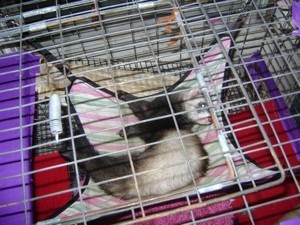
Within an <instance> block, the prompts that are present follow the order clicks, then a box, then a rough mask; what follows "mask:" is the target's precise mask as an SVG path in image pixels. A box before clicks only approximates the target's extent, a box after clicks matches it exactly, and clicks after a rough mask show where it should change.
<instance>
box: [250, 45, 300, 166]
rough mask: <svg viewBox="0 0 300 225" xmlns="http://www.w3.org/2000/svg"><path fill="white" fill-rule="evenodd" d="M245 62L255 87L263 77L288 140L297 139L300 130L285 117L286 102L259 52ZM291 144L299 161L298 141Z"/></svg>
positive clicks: (286, 111)
mask: <svg viewBox="0 0 300 225" xmlns="http://www.w3.org/2000/svg"><path fill="white" fill-rule="evenodd" d="M245 63H246V66H247V69H248V71H249V73H250V76H251V77H252V79H253V81H254V85H255V87H256V88H257V87H258V85H259V84H258V82H257V80H259V79H265V80H264V83H265V84H266V87H267V89H268V93H269V95H270V96H271V97H274V101H275V104H276V107H277V110H278V113H279V115H280V117H281V118H282V120H281V123H282V125H283V127H284V129H285V131H286V133H287V135H288V138H289V139H290V140H296V139H297V138H298V139H299V138H300V130H299V128H298V126H297V124H296V122H295V120H294V119H293V118H287V117H290V116H291V113H290V111H289V109H288V106H287V104H286V102H285V101H284V98H283V97H280V96H281V93H280V91H279V89H278V87H277V85H276V83H275V81H274V79H273V78H272V74H271V72H270V71H269V69H268V67H267V65H266V63H265V61H264V59H263V57H262V56H261V54H260V52H259V51H256V52H255V53H253V55H252V56H251V57H250V58H249V59H246V60H245ZM255 68H256V70H255ZM257 69H258V70H259V72H258V71H257ZM266 78H267V79H266ZM291 145H292V147H293V149H294V151H295V154H296V156H297V159H298V161H300V141H299V140H296V141H292V142H291Z"/></svg>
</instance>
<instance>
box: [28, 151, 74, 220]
mask: <svg viewBox="0 0 300 225" xmlns="http://www.w3.org/2000/svg"><path fill="white" fill-rule="evenodd" d="M64 163H66V161H65V160H64V159H63V158H62V157H61V156H60V154H59V153H52V154H46V155H41V156H37V157H35V158H34V160H33V166H34V171H36V170H39V169H45V168H46V170H45V171H42V172H38V173H34V175H33V182H34V190H35V193H34V194H35V197H43V196H44V195H47V194H53V193H57V192H60V191H63V190H69V189H70V179H69V176H68V171H67V167H66V166H65V165H64ZM57 165H62V166H61V167H58V168H55V169H47V168H48V167H51V166H57ZM71 198H72V194H71V192H67V193H63V194H56V195H53V196H51V197H46V198H41V199H38V200H36V201H35V202H34V206H35V207H34V208H35V217H36V221H41V220H44V219H46V218H47V217H49V216H51V215H52V214H53V213H55V212H56V211H57V210H58V209H60V208H61V207H63V206H64V205H65V204H66V203H68V202H69V201H70V200H71Z"/></svg>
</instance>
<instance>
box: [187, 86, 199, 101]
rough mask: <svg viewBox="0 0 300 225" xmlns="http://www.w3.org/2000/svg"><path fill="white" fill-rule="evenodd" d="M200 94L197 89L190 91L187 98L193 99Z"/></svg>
mask: <svg viewBox="0 0 300 225" xmlns="http://www.w3.org/2000/svg"><path fill="white" fill-rule="evenodd" d="M200 93H201V91H200V90H199V89H198V88H196V89H192V90H190V91H189V93H188V95H187V97H188V99H191V98H195V97H197V96H199V94H200Z"/></svg>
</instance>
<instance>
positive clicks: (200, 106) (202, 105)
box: [198, 102, 207, 109]
mask: <svg viewBox="0 0 300 225" xmlns="http://www.w3.org/2000/svg"><path fill="white" fill-rule="evenodd" d="M205 107H207V104H205V103H204V102H200V103H199V104H198V108H199V109H203V108H205Z"/></svg>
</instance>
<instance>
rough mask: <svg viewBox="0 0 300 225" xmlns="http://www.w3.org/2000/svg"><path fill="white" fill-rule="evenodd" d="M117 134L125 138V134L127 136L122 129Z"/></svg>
mask: <svg viewBox="0 0 300 225" xmlns="http://www.w3.org/2000/svg"><path fill="white" fill-rule="evenodd" d="M117 134H118V135H119V136H120V137H122V138H124V136H125V135H124V131H123V130H120V131H119V132H118V133H117Z"/></svg>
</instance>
